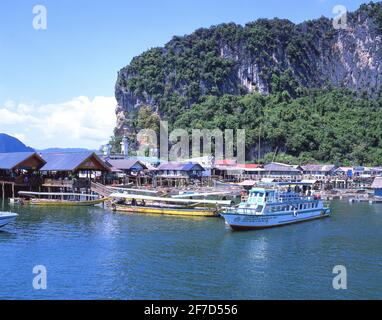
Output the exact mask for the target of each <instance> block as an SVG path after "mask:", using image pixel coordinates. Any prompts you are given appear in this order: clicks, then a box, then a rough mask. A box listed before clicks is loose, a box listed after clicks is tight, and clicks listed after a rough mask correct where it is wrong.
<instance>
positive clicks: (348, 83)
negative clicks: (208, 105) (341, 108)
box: [115, 3, 382, 134]
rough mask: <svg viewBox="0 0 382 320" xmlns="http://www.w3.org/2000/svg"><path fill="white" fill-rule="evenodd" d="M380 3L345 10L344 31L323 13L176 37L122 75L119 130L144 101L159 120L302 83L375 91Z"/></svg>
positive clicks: (381, 80) (379, 72) (380, 76)
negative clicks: (211, 99) (223, 99)
mask: <svg viewBox="0 0 382 320" xmlns="http://www.w3.org/2000/svg"><path fill="white" fill-rule="evenodd" d="M381 30H382V4H381V3H376V4H369V5H363V6H361V8H360V9H359V10H358V11H356V12H354V13H351V14H349V15H348V22H347V28H346V29H340V30H337V29H335V28H334V27H333V23H332V21H331V20H329V19H327V18H320V19H318V20H314V21H307V22H304V23H302V24H298V25H295V24H293V23H292V22H290V21H288V20H280V19H274V20H265V19H261V20H258V21H256V22H252V23H248V24H247V25H246V26H244V27H243V26H240V25H236V24H233V23H231V24H222V25H219V26H214V27H211V28H209V29H200V30H197V31H196V32H195V33H193V34H191V35H189V36H185V37H174V38H173V39H172V40H171V41H170V42H169V43H168V44H166V45H165V47H163V48H155V49H151V50H149V51H147V52H145V53H144V54H142V55H140V56H139V57H136V58H134V59H133V61H132V62H131V63H130V65H129V66H127V67H125V68H123V69H122V70H121V71H120V72H119V76H118V80H117V84H116V90H115V95H116V99H117V101H118V107H117V109H116V112H117V130H116V133H117V134H121V132H122V128H123V127H124V126H125V128H126V129H127V130H128V131H129V132H130V131H134V130H135V129H136V128H135V127H134V119H136V117H137V112H138V110H139V109H140V108H141V106H143V105H146V106H149V107H150V108H151V109H152V110H153V111H154V112H158V113H159V114H160V115H161V117H164V118H166V117H168V116H169V115H170V113H174V112H175V113H176V112H177V111H179V112H180V111H181V109H182V108H188V107H189V106H190V105H192V104H193V103H195V102H198V101H199V100H200V99H201V98H202V97H203V96H205V95H218V96H220V95H223V94H227V93H228V94H235V95H239V94H245V93H248V92H253V91H257V92H259V93H262V94H269V93H273V92H279V91H287V92H288V93H289V94H291V95H294V94H296V90H298V88H302V87H306V88H323V87H327V86H335V87H346V88H348V89H351V90H354V91H357V92H358V93H366V94H368V95H371V96H372V95H375V94H377V92H378V91H379V90H380V87H381V84H382V32H381Z"/></svg>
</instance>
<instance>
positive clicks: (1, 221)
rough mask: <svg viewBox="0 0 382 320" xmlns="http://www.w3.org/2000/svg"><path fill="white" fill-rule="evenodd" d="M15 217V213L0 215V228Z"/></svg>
mask: <svg viewBox="0 0 382 320" xmlns="http://www.w3.org/2000/svg"><path fill="white" fill-rule="evenodd" d="M16 217H17V214H12V215H0V228H2V227H4V226H5V225H7V224H8V223H11V222H13V221H14V220H15V219H16Z"/></svg>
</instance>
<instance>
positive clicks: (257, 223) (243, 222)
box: [221, 209, 331, 231]
mask: <svg viewBox="0 0 382 320" xmlns="http://www.w3.org/2000/svg"><path fill="white" fill-rule="evenodd" d="M221 215H222V216H223V218H224V219H225V221H226V223H227V224H228V225H229V226H230V227H231V229H232V230H235V231H247V230H259V229H267V228H274V227H281V226H285V225H290V224H294V223H301V222H306V221H311V220H316V219H322V218H328V217H330V215H331V213H330V209H320V210H314V211H309V212H298V213H297V214H294V213H284V214H269V215H254V214H249V215H246V214H237V213H222V214H221Z"/></svg>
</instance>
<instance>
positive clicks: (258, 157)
mask: <svg viewBox="0 0 382 320" xmlns="http://www.w3.org/2000/svg"><path fill="white" fill-rule="evenodd" d="M258 148H259V150H258V151H259V155H258V156H257V163H260V157H261V124H260V126H259V147H258Z"/></svg>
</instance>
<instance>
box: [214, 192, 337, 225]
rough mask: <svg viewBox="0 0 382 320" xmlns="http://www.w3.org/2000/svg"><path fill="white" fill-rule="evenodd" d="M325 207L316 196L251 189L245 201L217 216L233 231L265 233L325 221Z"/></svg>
mask: <svg viewBox="0 0 382 320" xmlns="http://www.w3.org/2000/svg"><path fill="white" fill-rule="evenodd" d="M330 215H331V211H330V208H329V207H325V204H324V201H323V200H322V199H321V198H320V197H318V196H303V195H301V194H299V193H296V192H291V191H281V190H276V189H271V188H253V189H252V190H251V191H250V192H249V197H248V200H247V201H245V202H242V203H240V204H239V206H238V207H230V208H225V209H224V210H223V211H222V212H221V216H223V217H224V219H225V221H226V223H227V224H228V225H229V226H230V227H231V228H232V229H233V230H237V231H240V230H254V229H265V228H272V227H278V226H283V225H288V224H292V223H298V222H303V221H309V220H315V219H321V218H327V217H329V216H330Z"/></svg>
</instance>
